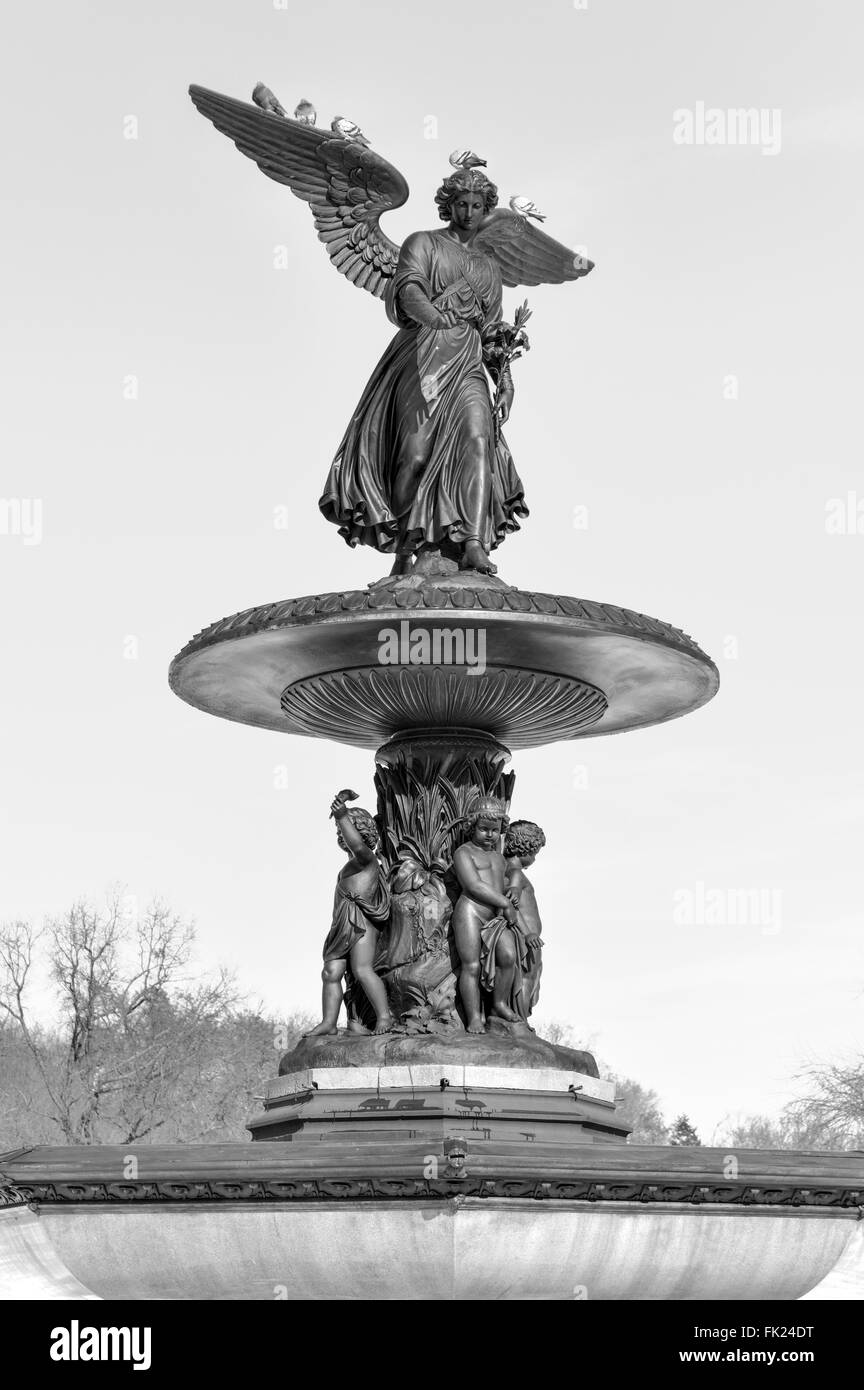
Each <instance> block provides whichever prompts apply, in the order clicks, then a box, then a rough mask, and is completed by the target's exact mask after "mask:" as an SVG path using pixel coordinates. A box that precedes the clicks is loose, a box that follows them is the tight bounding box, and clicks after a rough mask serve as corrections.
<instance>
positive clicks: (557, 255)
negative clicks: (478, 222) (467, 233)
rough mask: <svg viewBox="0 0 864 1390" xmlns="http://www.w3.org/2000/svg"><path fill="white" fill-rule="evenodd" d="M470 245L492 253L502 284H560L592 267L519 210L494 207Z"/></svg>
mask: <svg viewBox="0 0 864 1390" xmlns="http://www.w3.org/2000/svg"><path fill="white" fill-rule="evenodd" d="M472 245H473V246H475V247H479V248H480V249H481V250H483V251H485V252H486V253H487V255H489V256H493V257H494V259H495V260H496V261H497V262H498V265H499V267H500V270H501V279H502V280H503V281H504V284H505V285H509V286H511V287H513V286H515V285H561V284H563V283H564V281H565V280H578V279H579V278H580V276H582V275H587V274H588V272H589V270H593V269H594V262H593V261H589V260H587V259H586V258H585V257H584V256H580V255H578V254H577V253H576V252H575V251H572V250H571V249H570V248H569V247H568V246H564V245H563V244H562V243H561V242H560V241H556V240H555V238H554V237H551V236H549V235H548V234H547V233H546V232H541V231H540V229H539V228H538V227H535V226H533V225H532V224H531V223H530V222H529V221H528V220H527V218H525V217H520V215H519V213H518V212H506V211H505V210H504V209H503V208H496V209H495V211H494V212H492V213H490V215H489V217H488V219H487V221H486V222H485V223H484V225H483V226H482V227H481V229H480V231H479V232H478V233H477V235H476V236H475V237H474V240H473V242H472Z"/></svg>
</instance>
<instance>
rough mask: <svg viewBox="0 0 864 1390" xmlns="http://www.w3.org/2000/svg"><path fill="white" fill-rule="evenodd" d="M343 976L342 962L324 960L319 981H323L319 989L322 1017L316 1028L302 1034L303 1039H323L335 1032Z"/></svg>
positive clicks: (340, 1001)
mask: <svg viewBox="0 0 864 1390" xmlns="http://www.w3.org/2000/svg"><path fill="white" fill-rule="evenodd" d="M344 974H345V961H344V960H325V962H324V969H323V970H322V971H321V979H322V980H323V981H324V983H323V986H322V988H321V1013H322V1015H323V1017H322V1019H321V1022H320V1023H319V1024H318V1026H317V1027H316V1028H310V1029H309V1032H308V1033H304V1035H303V1036H304V1037H306V1038H315V1037H319V1036H320V1037H324V1036H326V1035H327V1034H329V1033H335V1032H336V1024H337V1023H338V1021H339V1010H340V1009H341V1007H342V976H343V975H344Z"/></svg>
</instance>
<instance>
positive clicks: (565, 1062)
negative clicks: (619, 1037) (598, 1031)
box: [279, 1027, 599, 1090]
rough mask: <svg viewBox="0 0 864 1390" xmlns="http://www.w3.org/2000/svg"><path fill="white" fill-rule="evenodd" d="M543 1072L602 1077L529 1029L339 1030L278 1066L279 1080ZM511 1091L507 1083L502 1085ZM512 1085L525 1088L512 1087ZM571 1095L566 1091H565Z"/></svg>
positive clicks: (587, 1056) (306, 1042) (578, 1055)
mask: <svg viewBox="0 0 864 1390" xmlns="http://www.w3.org/2000/svg"><path fill="white" fill-rule="evenodd" d="M442 1064H444V1065H447V1066H457V1067H458V1066H462V1067H496V1068H502V1067H503V1068H507V1069H508V1070H509V1069H511V1068H514V1067H515V1068H518V1069H525V1068H527V1069H532V1070H533V1069H535V1068H544V1069H552V1070H554V1071H558V1072H568V1073H572V1072H577V1073H579V1074H580V1075H584V1076H590V1077H597V1076H599V1072H598V1070H597V1063H596V1062H595V1060H594V1058H593V1057H592V1056H591V1053H590V1052H579V1051H577V1050H576V1049H575V1048H572V1047H559V1046H557V1045H556V1044H555V1043H550V1042H547V1041H546V1040H545V1039H544V1038H538V1037H537V1034H536V1033H532V1032H531V1030H530V1028H527V1027H526V1028H525V1029H524V1030H522V1029H520V1030H518V1031H514V1032H507V1031H504V1028H503V1027H502V1028H501V1029H500V1030H499V1029H497V1028H496V1029H495V1030H494V1031H492V1032H488V1033H480V1034H472V1033H457V1032H450V1033H382V1034H381V1035H379V1036H376V1035H375V1034H371V1033H349V1032H348V1031H347V1029H340V1030H339V1032H338V1033H333V1034H331V1035H330V1036H329V1037H320V1036H319V1037H314V1038H302V1039H301V1041H300V1042H299V1043H298V1044H297V1046H296V1047H294V1048H292V1050H291V1051H290V1052H286V1053H285V1055H284V1057H283V1058H282V1060H281V1061H280V1063H279V1075H280V1076H290V1075H291V1074H292V1073H293V1072H305V1071H311V1070H313V1069H321V1068H325V1067H340V1068H341V1067H364V1068H370V1067H371V1068H379V1067H406V1066H415V1065H428V1066H434V1067H437V1066H440V1065H442ZM499 1084H500V1085H507V1084H508V1083H507V1082H506V1081H502V1082H500V1083H499ZM511 1084H512V1085H516V1086H518V1085H520V1084H521V1083H519V1082H515V1081H514V1082H512V1083H511ZM564 1089H565V1090H566V1087H565V1088H564Z"/></svg>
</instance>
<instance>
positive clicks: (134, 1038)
mask: <svg viewBox="0 0 864 1390" xmlns="http://www.w3.org/2000/svg"><path fill="white" fill-rule="evenodd" d="M193 938H194V932H193V928H192V926H191V924H188V923H184V922H182V921H181V920H180V919H179V917H177V915H176V914H174V913H172V912H171V911H170V910H169V909H168V908H167V907H166V906H165V905H164V904H163V903H160V902H158V901H157V902H154V903H152V904H151V905H150V906H149V907H148V908H147V909H146V910H145V911H144V913H143V914H142V915H141V916H140V917H138V918H136V919H135V920H132V921H130V920H128V918H127V917H126V916H125V915H124V912H123V908H122V904H121V899H120V896H119V894H118V893H114V894H113V895H111V896H110V897H109V899H108V902H107V905H106V907H105V908H104V909H95V908H93V907H91V906H90V905H89V904H87V903H85V902H78V903H75V904H74V905H73V906H72V907H71V908H70V909H69V911H68V912H67V913H66V914H65V915H64V916H62V917H59V918H55V919H53V920H51V921H49V922H48V923H47V925H46V927H45V928H44V930H43V931H41V932H37V931H34V930H33V928H32V927H31V926H30V925H29V924H28V923H26V922H13V923H11V924H8V925H7V926H5V927H3V928H2V930H0V1012H2V1014H3V1016H4V1018H5V1020H6V1023H7V1027H8V1026H9V1025H11V1026H12V1027H13V1028H14V1029H17V1031H18V1034H19V1036H20V1039H21V1041H22V1042H23V1044H24V1046H25V1048H26V1051H27V1053H28V1055H29V1057H30V1059H31V1061H32V1063H33V1066H34V1067H35V1071H36V1073H37V1074H38V1077H39V1079H40V1081H41V1086H42V1090H43V1097H42V1099H43V1104H44V1105H45V1107H46V1109H45V1114H46V1115H47V1116H48V1117H49V1118H50V1119H52V1120H53V1121H54V1122H55V1123H56V1125H57V1126H58V1127H59V1129H60V1132H61V1134H62V1136H63V1138H64V1139H65V1140H66V1142H67V1143H94V1142H98V1141H99V1140H101V1141H102V1142H109V1141H110V1142H116V1143H132V1142H133V1141H135V1140H141V1139H146V1138H149V1137H151V1136H152V1135H153V1134H154V1133H155V1131H157V1130H159V1129H161V1128H162V1127H163V1126H164V1125H165V1124H166V1122H167V1120H168V1117H169V1114H170V1113H171V1111H172V1109H173V1107H174V1106H175V1105H176V1101H177V1092H178V1089H179V1090H183V1089H184V1088H185V1092H186V1094H187V1097H188V1094H189V1091H190V1086H189V1078H190V1077H194V1076H195V1075H197V1074H198V1073H199V1072H200V1069H201V1063H202V1048H203V1046H204V1043H205V1038H206V1037H207V1033H208V1028H209V1029H212V1027H213V1026H214V1025H216V1024H218V1023H219V1022H220V1021H221V1020H224V1019H225V1018H227V1017H228V1016H229V1015H230V1013H231V1010H232V1009H233V1008H234V1007H235V1005H236V1003H237V999H236V991H235V990H234V986H233V983H232V981H231V980H230V978H229V977H228V976H227V975H226V974H224V973H222V974H219V975H217V976H216V977H215V978H213V979H207V980H191V979H189V978H187V976H186V967H187V965H188V962H189V956H190V949H191V945H192V942H193ZM39 945H44V948H45V951H46V955H47V960H48V963H49V967H50V972H51V977H52V979H53V981H54V983H55V986H56V988H57V991H58V995H59V1001H60V1015H61V1027H60V1030H59V1033H58V1032H56V1031H55V1032H50V1031H46V1030H40V1029H38V1028H36V1027H35V1026H34V1024H33V1022H32V1020H31V1016H30V1013H29V1010H28V1007H27V990H28V984H29V982H30V977H31V974H32V969H33V961H34V953H35V950H36V948H37V946H39Z"/></svg>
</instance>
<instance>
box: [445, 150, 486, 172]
mask: <svg viewBox="0 0 864 1390" xmlns="http://www.w3.org/2000/svg"><path fill="white" fill-rule="evenodd" d="M450 163H451V164H452V165H453V168H454V169H478V168H480V167H481V166H482V167H483V168H484V169H485V167H486V160H485V159H481V158H480V156H479V154H475V153H474V151H473V150H451V151H450Z"/></svg>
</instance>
